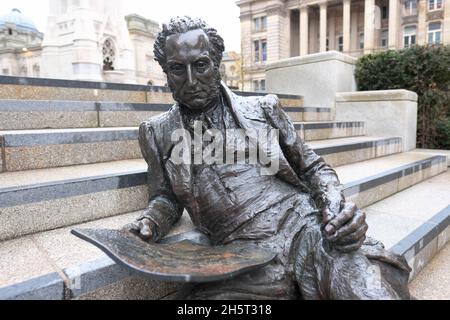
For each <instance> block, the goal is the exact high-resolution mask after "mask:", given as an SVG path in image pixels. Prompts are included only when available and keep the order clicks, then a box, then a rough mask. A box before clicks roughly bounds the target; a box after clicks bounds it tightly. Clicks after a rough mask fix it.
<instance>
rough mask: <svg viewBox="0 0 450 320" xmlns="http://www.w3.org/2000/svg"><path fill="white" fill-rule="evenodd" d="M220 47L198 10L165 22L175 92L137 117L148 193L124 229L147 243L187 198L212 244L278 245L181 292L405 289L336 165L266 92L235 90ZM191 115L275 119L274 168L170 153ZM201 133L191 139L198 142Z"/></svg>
mask: <svg viewBox="0 0 450 320" xmlns="http://www.w3.org/2000/svg"><path fill="white" fill-rule="evenodd" d="M223 52H224V43H223V39H222V38H221V37H220V36H219V35H218V34H217V32H216V30H214V29H212V28H209V27H208V26H207V25H206V23H205V22H204V21H202V20H201V19H192V18H189V17H177V18H175V19H172V20H171V21H170V23H168V24H166V25H164V26H163V30H162V32H161V33H160V34H159V36H158V39H157V41H156V44H155V56H156V60H157V61H158V62H159V64H160V65H161V67H162V68H163V70H164V72H165V73H166V75H167V79H168V85H169V87H170V88H171V90H172V92H173V97H174V99H175V100H176V102H177V103H176V104H175V105H174V106H173V107H172V108H171V109H170V111H168V112H166V113H164V114H162V115H160V116H157V117H154V118H151V119H150V120H148V121H146V122H144V123H143V124H142V125H141V126H140V135H139V142H140V146H141V150H142V153H143V156H144V158H145V160H146V161H147V163H148V174H149V180H148V184H149V189H150V202H149V205H148V208H147V209H146V210H145V212H144V213H143V215H142V216H141V217H140V218H139V219H138V220H137V221H136V222H135V223H133V224H132V225H131V226H129V228H130V231H132V232H133V233H135V234H138V235H139V236H140V237H141V238H142V239H144V240H146V241H149V242H157V241H159V240H160V239H162V238H163V237H164V236H165V235H166V234H167V233H168V232H169V230H170V229H171V227H172V226H173V225H174V224H175V223H176V222H177V221H178V220H179V219H180V217H181V215H182V213H183V211H184V209H186V210H187V212H188V213H189V215H190V217H191V219H192V221H193V223H194V224H195V226H196V227H197V228H198V229H199V230H200V231H201V232H203V233H204V234H206V235H207V236H208V237H209V238H210V240H211V243H212V244H213V245H221V244H229V243H248V244H249V245H250V244H251V245H257V246H258V247H260V248H267V249H269V250H271V251H272V252H276V253H277V257H276V259H275V260H274V261H272V262H271V263H270V264H268V265H266V266H265V267H262V268H260V269H258V270H256V271H252V272H250V273H247V274H244V275H240V276H238V277H235V278H233V279H230V280H226V281H219V282H212V283H203V284H196V285H193V286H189V287H187V288H186V290H185V291H183V294H184V296H183V297H185V298H190V299H299V298H301V299H409V298H410V295H409V291H408V285H407V284H408V277H409V273H410V268H409V267H408V265H407V263H406V261H405V260H404V258H402V257H400V256H397V255H394V254H392V253H390V252H389V251H386V250H385V249H384V247H383V245H382V244H381V243H380V242H378V241H376V240H373V239H366V231H367V229H368V226H367V224H366V221H365V214H364V212H363V211H361V210H360V209H358V208H357V207H356V206H355V204H353V203H349V202H346V200H345V198H344V196H343V192H342V186H341V184H340V182H339V179H338V177H337V175H336V173H335V171H334V170H333V169H332V168H331V167H330V166H329V165H327V164H326V163H325V162H324V160H323V159H322V158H321V157H319V156H318V155H316V154H315V153H314V152H313V150H311V149H310V148H309V147H308V146H307V145H306V144H305V143H304V142H303V141H302V140H301V139H300V138H299V137H298V135H297V132H296V130H295V128H294V125H293V124H292V122H291V120H290V119H289V118H288V116H287V115H286V114H285V113H284V112H283V110H282V108H281V106H280V102H279V100H278V98H277V97H276V96H274V95H267V96H265V97H241V96H237V95H236V94H234V93H232V92H231V91H230V90H229V89H228V88H227V87H226V85H225V84H223V83H221V78H220V72H219V66H220V63H221V59H222V54H223ZM300 76H301V75H300ZM196 123H201V124H202V127H201V128H200V133H201V134H204V133H205V132H206V131H208V130H216V132H219V133H222V134H223V136H224V137H226V136H227V130H232V129H244V130H253V131H255V130H256V131H261V130H267V131H271V130H277V132H278V135H279V139H278V141H277V143H276V145H275V147H277V148H278V150H279V151H280V152H279V154H278V157H279V163H278V170H277V172H276V174H272V175H270V174H262V170H261V169H262V167H264V164H260V163H256V164H255V163H246V162H236V161H235V162H232V163H230V162H226V163H212V164H211V163H209V164H207V163H205V162H201V163H192V162H189V161H187V162H186V163H180V162H179V161H175V155H174V154H175V153H176V152H174V149H175V148H176V145H177V142H176V141H173V139H171V137H172V135H173V132H174V131H176V130H187V132H189V134H190V135H191V137H193V138H194V136H195V134H196V131H195V130H196V128H195V126H196ZM202 143H203V144H202V146H201V148H200V150H204V149H205V148H206V147H207V146H208V141H206V140H203V142H202ZM209 143H210V142H209ZM197 151H198V150H197ZM189 156H191V155H189ZM219 156H220V155H219Z"/></svg>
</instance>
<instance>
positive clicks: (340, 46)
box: [338, 36, 344, 52]
mask: <svg viewBox="0 0 450 320" xmlns="http://www.w3.org/2000/svg"><path fill="white" fill-rule="evenodd" d="M338 50H339V51H340V52H342V51H344V37H343V36H339V38H338Z"/></svg>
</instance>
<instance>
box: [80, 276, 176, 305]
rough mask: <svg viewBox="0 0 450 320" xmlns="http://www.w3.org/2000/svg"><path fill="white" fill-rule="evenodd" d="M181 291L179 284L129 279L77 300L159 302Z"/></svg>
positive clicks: (84, 295)
mask: <svg viewBox="0 0 450 320" xmlns="http://www.w3.org/2000/svg"><path fill="white" fill-rule="evenodd" d="M179 289H180V285H179V284H175V283H165V282H157V281H153V280H148V279H145V278H138V277H128V278H126V279H124V280H121V281H119V282H116V283H113V284H111V285H109V286H106V287H102V288H99V289H97V290H95V291H92V292H89V293H86V294H83V295H81V296H79V297H77V298H76V299H77V300H159V299H163V298H165V297H167V296H170V295H171V294H174V293H175V292H177V291H178V290H179Z"/></svg>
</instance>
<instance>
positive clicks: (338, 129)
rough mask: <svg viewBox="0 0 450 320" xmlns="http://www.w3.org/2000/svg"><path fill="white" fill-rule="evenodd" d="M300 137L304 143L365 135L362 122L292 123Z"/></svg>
mask: <svg viewBox="0 0 450 320" xmlns="http://www.w3.org/2000/svg"><path fill="white" fill-rule="evenodd" d="M294 125H295V128H296V129H297V131H298V133H299V134H300V137H301V138H302V139H303V140H305V141H314V140H324V139H336V138H346V137H357V136H364V135H366V127H365V123H364V122H362V121H347V122H344V121H322V122H302V123H298V122H297V123H294Z"/></svg>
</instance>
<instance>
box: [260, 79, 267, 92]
mask: <svg viewBox="0 0 450 320" xmlns="http://www.w3.org/2000/svg"><path fill="white" fill-rule="evenodd" d="M259 89H260V90H261V91H262V92H265V91H266V80H261V83H260V85H259Z"/></svg>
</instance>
